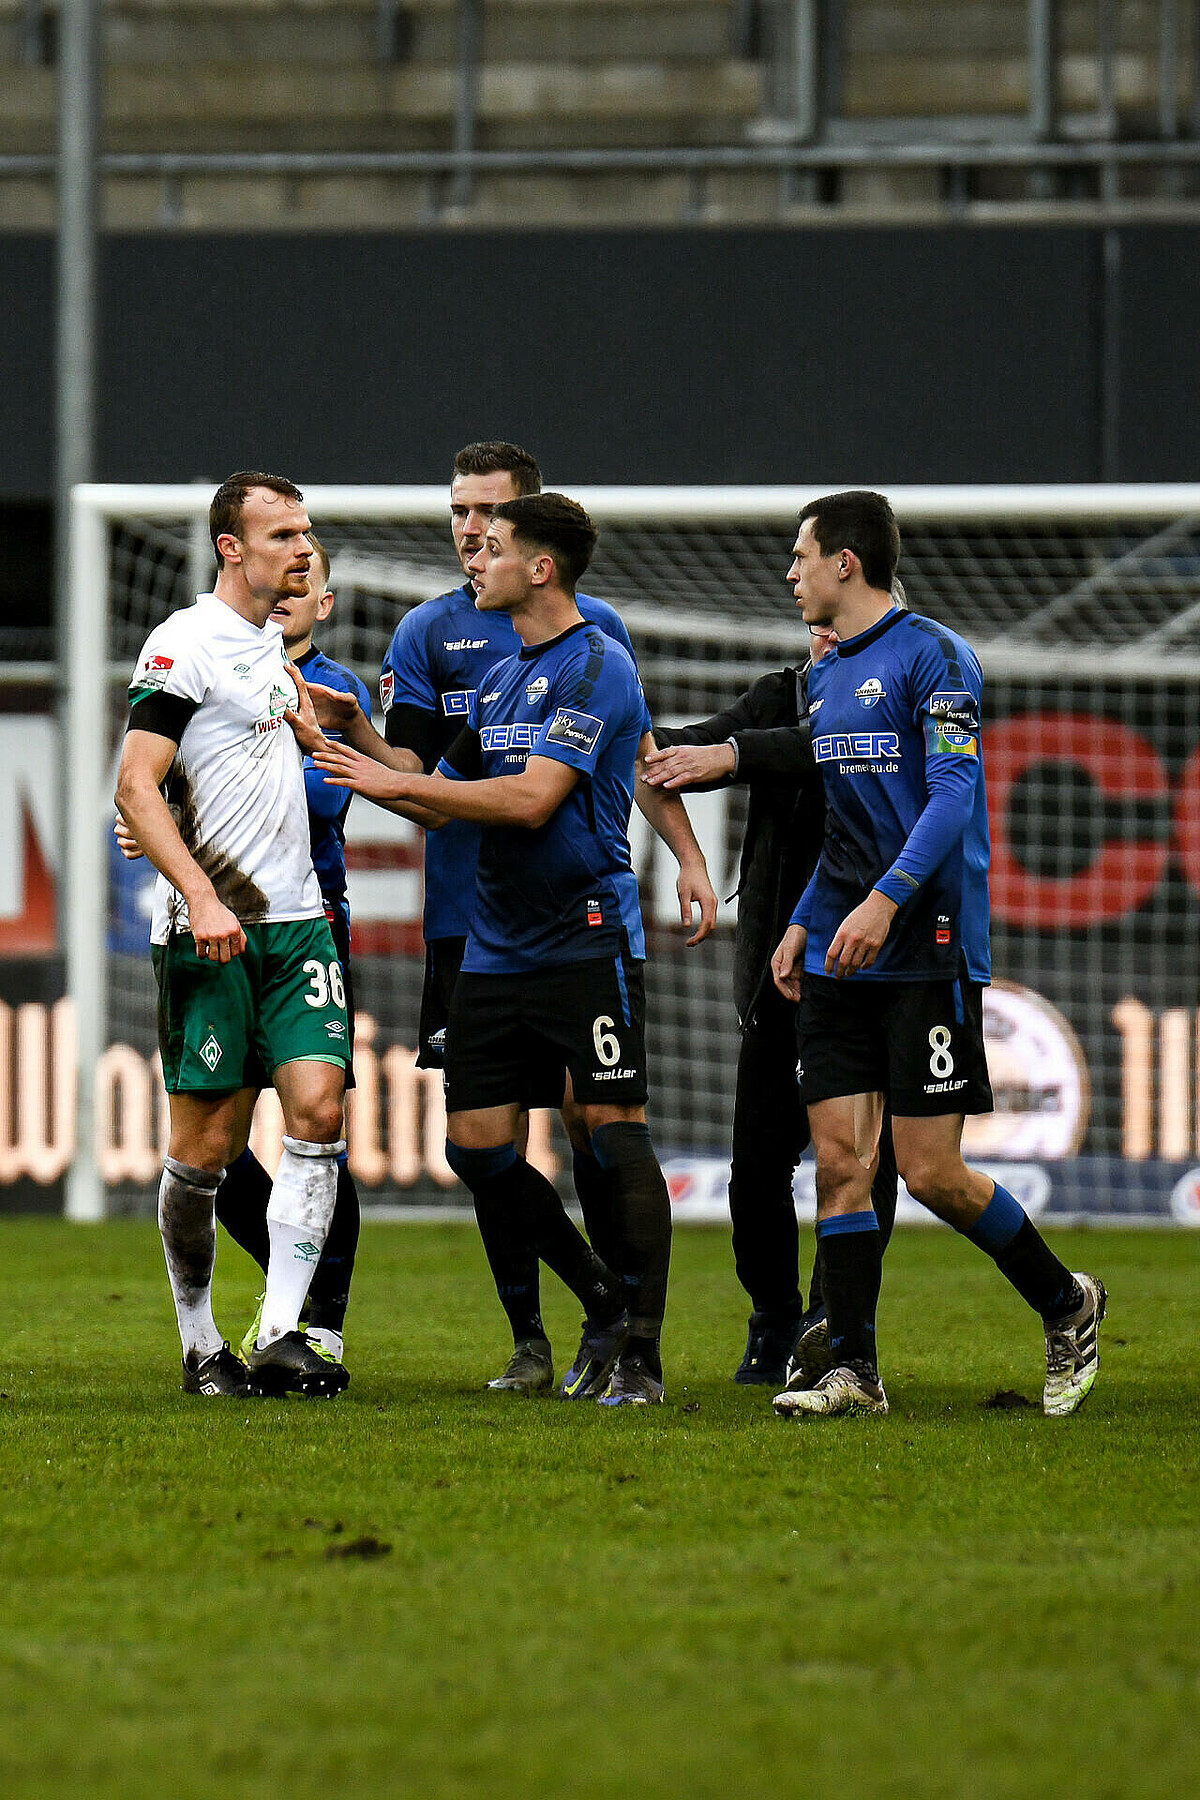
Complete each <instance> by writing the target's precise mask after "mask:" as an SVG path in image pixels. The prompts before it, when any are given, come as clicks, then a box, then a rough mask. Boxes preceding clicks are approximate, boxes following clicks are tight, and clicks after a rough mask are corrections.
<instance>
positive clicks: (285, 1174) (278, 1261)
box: [258, 1137, 346, 1347]
mask: <svg viewBox="0 0 1200 1800" xmlns="http://www.w3.org/2000/svg"><path fill="white" fill-rule="evenodd" d="M345 1148H346V1146H345V1144H344V1143H340V1142H339V1143H335V1144H309V1143H305V1141H304V1140H303V1139H302V1138H293V1137H285V1138H284V1140H283V1155H282V1156H281V1157H280V1159H279V1168H278V1171H277V1172H276V1176H275V1181H274V1185H273V1186H272V1188H271V1198H270V1200H269V1202H268V1204H267V1231H268V1234H269V1236H270V1240H271V1257H270V1261H269V1263H268V1265H267V1294H266V1299H265V1300H264V1301H263V1310H262V1323H261V1325H260V1326H259V1331H258V1342H259V1345H260V1347H261V1346H262V1345H265V1344H269V1343H272V1342H273V1341H274V1339H275V1338H279V1337H283V1336H285V1335H286V1333H287V1332H289V1331H295V1330H296V1328H297V1327H298V1325H299V1323H300V1308H301V1307H302V1306H303V1305H304V1301H305V1297H306V1296H307V1294H308V1284H309V1282H310V1281H311V1280H312V1277H313V1270H314V1269H315V1268H316V1266H317V1264H318V1262H319V1261H320V1260H321V1251H322V1249H323V1247H324V1244H325V1238H326V1235H327V1233H328V1231H329V1222H330V1220H331V1219H332V1217H333V1208H334V1203H335V1201H336V1199H337V1159H338V1157H339V1156H340V1155H341V1154H342V1151H343V1150H344V1149H345Z"/></svg>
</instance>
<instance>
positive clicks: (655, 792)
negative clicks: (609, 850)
mask: <svg viewBox="0 0 1200 1800" xmlns="http://www.w3.org/2000/svg"><path fill="white" fill-rule="evenodd" d="M654 753H655V752H654V739H653V737H652V736H651V734H650V732H647V733H646V734H645V736H644V737H643V738H642V741H641V743H640V744H639V745H638V757H637V769H636V779H635V781H634V789H633V793H634V799H635V800H636V801H637V805H638V810H639V811H640V812H641V814H642V816H643V817H644V818H645V820H646V821H647V823H648V824H649V825H650V826H651V827H652V828H653V829H654V830H655V831H656V832H657V833H658V835H659V837H660V838H661V839H662V840H663V843H664V844H666V846H667V848H668V849H669V850H670V852H671V854H672V855H673V856H674V858H675V860H676V862H677V863H678V864H679V879H678V881H677V882H676V884H675V891H676V893H677V894H678V895H679V916H680V919H681V920H682V922H683V927H684V929H685V930H686V931H692V925H693V923H694V918H693V912H692V909H693V907H699V909H700V923H699V925H697V926H696V929H695V930H694V931H692V935H691V937H690V938H688V940H687V944H688V948H689V949H691V948H692V946H693V945H695V944H701V943H703V942H704V939H705V938H706V937H708V936H709V935H710V933H711V932H712V929H713V927H714V926H715V924H716V922H717V896H716V893H715V892H714V890H713V885H712V882H711V881H710V880H709V876H708V865H707V864H706V862H705V860H704V854H703V852H702V850H701V849H700V846H699V844H698V843H697V842H696V834H695V832H694V831H693V830H692V822H691V820H690V819H689V818H688V816H687V809H686V807H685V806H684V804H683V801H682V799H681V798H680V796H679V795H678V794H672V793H667V792H664V791H663V790H662V789H661V788H657V787H652V786H648V785H647V783H646V781H645V780H644V779H643V772H644V769H645V765H646V759H647V758H648V757H649V756H653V755H654Z"/></svg>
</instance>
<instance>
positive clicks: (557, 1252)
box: [517, 1157, 625, 1325]
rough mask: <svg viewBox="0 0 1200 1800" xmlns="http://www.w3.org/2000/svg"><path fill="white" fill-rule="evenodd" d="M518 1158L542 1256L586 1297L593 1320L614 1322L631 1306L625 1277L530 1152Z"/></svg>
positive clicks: (532, 1231) (534, 1237)
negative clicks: (579, 1225)
mask: <svg viewBox="0 0 1200 1800" xmlns="http://www.w3.org/2000/svg"><path fill="white" fill-rule="evenodd" d="M517 1161H518V1164H519V1166H520V1168H521V1170H522V1178H521V1179H522V1194H521V1197H522V1201H523V1204H524V1216H525V1217H526V1218H527V1219H528V1221H529V1235H530V1240H531V1242H532V1243H533V1244H534V1245H535V1247H536V1249H537V1253H538V1255H539V1256H540V1257H541V1259H542V1261H543V1262H544V1263H545V1265H546V1267H547V1268H548V1269H553V1270H554V1273H555V1274H556V1275H557V1276H558V1278H559V1280H560V1281H563V1282H565V1283H566V1285H567V1286H568V1287H569V1288H570V1290H571V1292H572V1293H573V1294H574V1295H575V1298H576V1299H577V1300H579V1301H581V1302H582V1304H583V1309H584V1311H585V1312H586V1313H587V1316H588V1318H589V1319H595V1320H596V1322H597V1323H598V1324H601V1325H607V1324H609V1323H610V1322H611V1321H612V1320H613V1319H615V1318H616V1317H617V1316H618V1314H620V1313H621V1312H623V1311H624V1308H625V1297H624V1293H623V1290H622V1286H621V1278H620V1276H619V1275H616V1274H614V1273H613V1271H612V1270H611V1269H610V1268H609V1267H608V1265H607V1263H605V1262H603V1261H602V1260H601V1258H600V1257H599V1256H597V1254H596V1252H595V1251H594V1250H593V1249H592V1247H591V1245H590V1244H589V1243H588V1241H587V1239H586V1238H585V1237H584V1236H583V1233H582V1232H580V1231H577V1230H576V1229H575V1227H574V1225H572V1223H571V1221H570V1219H569V1218H568V1217H567V1211H566V1208H565V1207H564V1205H563V1203H562V1201H561V1200H560V1199H559V1197H558V1190H557V1189H556V1188H555V1187H554V1186H553V1184H552V1183H551V1182H549V1181H547V1180H546V1177H545V1176H544V1175H542V1174H540V1173H539V1171H538V1170H537V1169H535V1168H534V1167H533V1165H532V1163H527V1162H526V1161H525V1159H524V1157H518V1159H517Z"/></svg>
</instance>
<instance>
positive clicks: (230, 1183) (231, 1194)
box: [217, 1150, 271, 1276]
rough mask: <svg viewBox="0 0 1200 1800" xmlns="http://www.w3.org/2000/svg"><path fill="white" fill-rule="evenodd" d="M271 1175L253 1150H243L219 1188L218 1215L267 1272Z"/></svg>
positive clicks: (269, 1245)
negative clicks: (268, 1205)
mask: <svg viewBox="0 0 1200 1800" xmlns="http://www.w3.org/2000/svg"><path fill="white" fill-rule="evenodd" d="M270 1198H271V1177H270V1176H269V1175H268V1174H267V1171H266V1170H265V1169H264V1168H263V1166H262V1164H261V1163H260V1162H259V1160H258V1158H257V1157H256V1156H255V1154H254V1152H253V1150H243V1151H242V1154H241V1155H240V1156H239V1157H238V1159H237V1161H236V1162H235V1163H234V1165H233V1167H232V1168H231V1169H230V1170H229V1172H228V1173H227V1175H226V1176H225V1179H224V1181H223V1182H222V1183H221V1185H220V1187H219V1188H218V1189H217V1218H218V1219H219V1220H220V1221H221V1224H222V1225H223V1226H224V1227H225V1229H226V1231H227V1232H228V1233H229V1235H230V1237H231V1238H232V1239H233V1241H234V1243H235V1244H240V1245H241V1247H242V1249H243V1250H244V1251H245V1252H246V1254H247V1255H248V1256H252V1257H253V1258H254V1260H255V1262H256V1263H257V1264H258V1266H259V1268H260V1269H261V1270H262V1272H263V1274H264V1276H265V1275H266V1272H267V1264H268V1262H269V1261H270V1260H271V1240H270V1237H269V1235H268V1233H267V1201H268V1200H269V1199H270Z"/></svg>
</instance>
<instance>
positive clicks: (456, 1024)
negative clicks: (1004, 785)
mask: <svg viewBox="0 0 1200 1800" xmlns="http://www.w3.org/2000/svg"><path fill="white" fill-rule="evenodd" d="M595 536H596V534H595V529H594V527H593V526H592V524H591V521H590V520H589V519H588V517H587V514H586V513H585V512H583V510H582V508H580V507H578V506H576V505H575V504H574V503H573V502H572V501H569V500H567V499H565V498H564V497H563V496H561V495H557V494H542V495H527V496H525V497H523V498H520V499H517V500H513V501H509V502H506V503H504V504H502V505H498V506H497V507H496V509H495V511H494V512H493V514H492V517H491V520H490V522H489V524H488V528H487V534H486V537H485V541H484V544H483V547H482V548H481V549H480V551H479V552H478V553H477V555H475V556H474V557H472V558H471V560H470V565H469V566H470V571H471V574H472V577H473V580H474V584H475V593H476V598H475V604H476V607H477V608H478V610H479V611H480V612H482V613H491V612H493V611H496V610H502V611H504V612H506V613H508V614H509V615H510V617H511V618H512V621H513V624H514V626H515V628H516V631H517V634H518V637H519V639H520V648H519V649H518V650H517V652H516V653H515V654H514V655H511V656H508V657H506V658H504V659H503V660H501V661H500V662H498V663H497V664H496V665H495V666H494V667H493V668H492V669H490V670H489V671H488V673H487V675H486V677H485V679H484V681H483V682H482V684H481V688H480V691H479V692H478V693H477V694H476V697H475V700H474V702H473V707H472V713H471V720H470V726H469V728H468V729H467V730H466V731H464V732H462V733H460V734H459V736H458V738H457V739H456V740H455V742H454V744H452V745H451V746H450V748H449V750H448V752H447V753H446V755H445V756H444V757H443V759H442V761H441V763H440V764H439V767H438V770H437V772H436V773H435V774H434V775H432V776H426V775H397V774H395V773H394V772H393V771H392V770H391V769H390V768H388V767H386V766H384V765H382V764H381V763H379V762H377V761H373V760H372V759H370V758H369V757H364V756H361V755H359V754H357V753H356V752H355V751H353V750H351V749H350V748H349V747H348V746H345V745H335V746H331V747H330V748H329V749H328V750H327V751H324V752H321V751H318V753H317V754H316V758H315V760H316V762H317V765H318V767H320V768H323V769H325V770H327V771H328V772H329V773H330V775H331V777H332V778H333V779H335V780H337V781H339V782H342V783H344V784H345V785H347V786H349V787H351V788H353V789H354V790H355V791H356V792H359V793H362V794H365V795H367V796H368V797H369V798H371V799H374V800H377V801H379V802H381V803H382V804H385V805H391V806H393V807H395V808H396V809H397V810H402V811H406V812H408V813H409V814H410V816H413V817H416V818H418V819H419V820H420V821H421V822H426V823H429V824H431V825H437V824H438V823H440V821H441V820H443V819H446V818H457V819H461V820H466V821H468V822H471V823H475V824H478V825H480V826H481V827H482V831H481V834H480V848H479V858H478V870H477V880H476V896H475V904H474V907H473V910H472V912H471V915H470V922H469V926H468V932H467V944H466V952H465V955H464V958H463V965H462V972H461V974H460V976H459V979H458V981H457V982H456V984H455V987H454V992H453V996H452V998H451V1003H450V1017H449V1023H448V1028H447V1036H446V1082H447V1115H448V1116H447V1135H448V1141H447V1151H446V1153H447V1157H448V1160H449V1162H450V1164H451V1166H452V1167H453V1168H454V1169H455V1170H456V1171H457V1173H458V1174H459V1175H460V1176H461V1177H462V1179H463V1181H464V1182H465V1183H466V1184H467V1186H468V1187H469V1188H470V1189H471V1192H472V1194H473V1196H474V1199H475V1203H476V1208H477V1210H479V1211H480V1213H481V1215H483V1216H490V1217H491V1218H493V1219H494V1220H495V1221H496V1222H497V1223H498V1224H500V1225H501V1226H502V1225H503V1224H504V1222H505V1221H509V1220H513V1221H517V1222H523V1224H524V1229H525V1233H526V1235H527V1236H528V1238H529V1239H530V1240H531V1241H532V1242H533V1243H534V1245H535V1247H536V1248H537V1249H538V1251H539V1253H541V1254H543V1255H544V1250H543V1248H542V1241H541V1239H542V1233H543V1231H544V1230H545V1229H554V1230H557V1225H556V1215H557V1214H558V1213H560V1212H561V1207H560V1206H559V1202H558V1198H557V1195H555V1193H554V1190H553V1189H552V1188H551V1187H550V1184H549V1183H548V1182H547V1181H546V1180H545V1178H544V1177H543V1176H541V1175H540V1174H538V1173H537V1171H536V1170H534V1169H533V1168H532V1167H531V1166H530V1165H529V1163H528V1162H526V1160H525V1159H524V1157H523V1156H521V1154H520V1152H519V1150H518V1148H517V1143H516V1133H517V1130H518V1126H519V1120H520V1114H521V1110H522V1107H523V1105H524V1104H525V1100H526V1096H527V1095H528V1093H529V1092H531V1091H534V1090H537V1089H538V1088H539V1087H542V1086H544V1085H545V1083H546V1082H547V1081H548V1080H550V1079H553V1078H554V1077H555V1075H556V1074H557V1075H560V1074H561V1070H562V1068H563V1066H564V1065H565V1066H566V1069H567V1071H568V1073H569V1075H570V1080H571V1085H572V1091H573V1094H574V1099H575V1103H576V1105H577V1107H578V1108H579V1111H580V1115H581V1117H582V1120H583V1122H584V1125H585V1127H586V1129H587V1132H588V1134H589V1144H590V1148H591V1151H592V1153H593V1155H594V1156H595V1159H596V1161H597V1162H598V1164H599V1165H600V1166H601V1168H602V1169H605V1170H608V1171H609V1172H610V1173H611V1175H612V1178H613V1182H614V1186H615V1193H616V1211H617V1218H616V1233H617V1237H618V1240H619V1244H620V1263H619V1267H620V1269H621V1271H622V1273H623V1275H624V1281H622V1280H620V1279H617V1278H616V1277H615V1276H614V1275H613V1274H612V1272H611V1271H610V1270H609V1269H608V1268H607V1267H606V1266H605V1265H604V1264H603V1263H602V1262H600V1260H599V1259H598V1258H596V1257H594V1256H593V1255H592V1253H591V1252H590V1251H587V1247H586V1246H585V1245H584V1244H583V1240H582V1239H580V1240H579V1246H580V1253H579V1256H578V1259H577V1264H576V1267H575V1269H574V1270H572V1271H571V1272H570V1273H569V1274H568V1275H567V1277H566V1278H567V1279H568V1280H569V1283H570V1285H571V1286H572V1287H573V1289H574V1291H575V1292H576V1294H577V1295H578V1296H579V1297H580V1299H581V1300H583V1302H584V1304H585V1308H586V1310H587V1321H586V1323H585V1328H584V1343H583V1345H582V1346H581V1353H580V1357H579V1359H578V1363H577V1368H576V1371H573V1373H572V1376H571V1377H569V1378H568V1382H567V1383H566V1384H564V1389H563V1392H564V1396H565V1397H567V1398H572V1399H574V1398H580V1397H582V1396H584V1395H590V1396H592V1397H595V1398H596V1399H598V1400H599V1401H600V1403H601V1404H602V1405H606V1406H625V1405H650V1404H655V1403H657V1402H659V1401H661V1399H662V1397H663V1376H662V1364H661V1360H660V1336H661V1330H662V1320H663V1311H664V1306H665V1301H666V1289H667V1274H668V1268H669V1263H670V1244H671V1209H670V1200H669V1197H668V1195H667V1189H666V1183H665V1181H664V1180H663V1176H662V1171H661V1169H660V1168H659V1166H658V1162H657V1159H656V1157H655V1155H654V1150H653V1146H652V1144H651V1141H650V1133H649V1129H648V1127H647V1125H646V1115H645V1101H646V1092H647V1087H646V1055H645V1029H644V1025H645V994H644V984H643V971H642V964H643V960H644V957H645V943H644V938H643V933H642V923H641V915H640V911H639V907H638V896H637V881H636V877H635V876H634V873H633V869H632V866H631V862H630V854H629V840H628V836H627V823H628V818H629V811H630V807H631V805H632V801H633V786H634V767H635V760H636V757H637V752H638V747H639V744H640V741H641V738H642V735H643V729H644V723H645V702H644V699H643V696H642V691H641V684H640V682H639V680H638V676H637V670H636V667H635V665H634V662H633V660H632V658H631V657H630V655H629V654H628V652H627V651H626V650H624V649H623V647H622V646H621V645H619V644H618V643H616V642H615V641H614V640H613V639H612V638H610V637H607V636H606V635H605V634H604V633H603V632H602V631H601V630H600V629H599V628H598V627H597V626H595V625H594V624H589V622H588V621H587V620H586V619H584V618H583V617H582V615H581V613H580V610H579V608H578V607H577V605H576V603H575V587H576V583H577V581H578V578H579V576H580V575H581V574H582V573H583V570H584V569H585V568H586V567H587V563H588V560H589V558H590V556H591V551H592V547H593V545H594V542H595ZM547 1260H548V1259H547ZM560 1272H561V1271H560Z"/></svg>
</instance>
